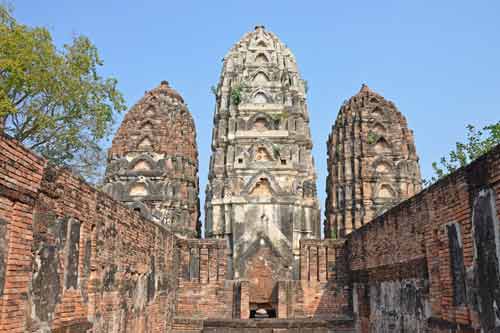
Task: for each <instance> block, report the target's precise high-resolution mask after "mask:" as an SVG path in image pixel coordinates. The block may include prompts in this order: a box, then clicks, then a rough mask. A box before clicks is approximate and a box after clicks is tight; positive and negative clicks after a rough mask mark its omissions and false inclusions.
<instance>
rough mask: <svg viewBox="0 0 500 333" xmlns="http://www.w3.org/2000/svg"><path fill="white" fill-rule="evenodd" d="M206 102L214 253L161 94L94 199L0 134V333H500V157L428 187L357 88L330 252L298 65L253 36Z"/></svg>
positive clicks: (119, 145)
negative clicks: (211, 106)
mask: <svg viewBox="0 0 500 333" xmlns="http://www.w3.org/2000/svg"><path fill="white" fill-rule="evenodd" d="M214 94H215V104H216V105H215V113H214V122H213V124H214V128H213V137H212V152H211V153H212V155H211V159H210V163H208V161H204V162H206V163H204V166H208V171H209V175H208V184H207V188H206V200H205V226H204V227H205V237H204V238H202V233H201V225H200V222H199V213H200V212H199V199H198V195H199V193H198V192H199V191H198V188H199V186H198V151H197V146H196V130H195V124H194V121H193V118H192V117H191V114H190V113H189V111H188V109H187V107H186V104H185V103H184V100H183V98H182V97H181V96H180V94H179V93H178V92H177V91H175V90H174V89H173V88H171V87H170V85H169V84H168V83H167V82H166V81H163V82H161V84H160V85H159V86H158V87H156V88H154V89H152V90H150V91H148V92H146V93H145V95H144V97H143V98H141V99H140V100H139V101H138V102H137V103H136V104H135V105H134V106H133V107H132V108H131V109H130V111H129V112H128V113H127V114H126V115H125V117H124V119H123V122H122V123H121V126H120V128H119V129H118V131H117V133H116V135H115V137H114V139H113V142H112V145H111V148H110V149H109V155H108V164H107V169H106V175H105V179H104V185H103V187H102V189H101V188H96V187H93V186H91V185H89V184H87V183H85V181H84V180H83V179H81V178H79V177H77V176H75V175H73V174H72V173H71V171H70V170H69V169H67V168H65V167H61V166H56V165H53V164H51V163H49V162H48V161H47V160H46V159H44V158H42V157H40V156H38V155H37V154H35V153H34V152H32V151H30V150H28V149H27V148H25V147H23V146H22V145H21V144H20V143H19V142H17V141H16V140H14V139H12V138H10V137H8V136H7V135H0V331H1V332H13V333H14V332H61V333H62V332H82V333H83V332H95V333H98V332H99V333H101V332H102V333H104V332H155V333H164V332H172V333H219V332H223V333H239V332H252V333H271V332H273V333H327V332H343V333H355V332H362V333H368V332H380V333H386V332H411V333H428V332H433V333H444V332H453V333H480V332H481V333H482V332H499V330H500V314H499V311H498V305H499V304H500V261H499V258H500V222H499V218H500V209H499V207H500V199H499V198H500V146H497V147H494V148H493V149H492V150H491V151H489V152H488V153H486V154H484V155H483V156H481V157H479V158H478V159H477V160H475V161H473V162H472V163H470V164H469V165H467V166H465V167H462V168H460V169H458V170H456V171H455V172H453V173H451V174H450V175H448V176H446V177H444V178H442V179H440V180H439V181H437V182H436V183H434V184H432V185H430V186H429V187H427V188H425V189H423V190H422V187H421V179H420V168H419V164H418V155H417V151H416V147H415V142H414V139H413V133H412V131H411V129H410V127H409V126H408V124H407V122H406V120H405V117H404V116H403V115H402V114H401V113H400V112H399V111H398V109H397V108H396V106H395V105H394V103H392V102H391V101H388V100H387V99H385V98H384V97H382V96H381V95H379V94H377V93H376V92H374V91H372V90H371V89H370V88H368V87H367V86H366V85H363V86H362V88H361V90H360V91H359V92H358V93H357V94H356V95H355V96H353V97H352V98H350V99H349V100H348V101H347V102H345V103H344V104H343V105H342V106H341V108H340V111H339V113H338V116H337V119H336V121H335V124H334V125H333V127H332V132H331V134H330V137H329V138H328V142H327V150H328V178H327V181H326V191H327V200H326V207H325V208H326V209H325V210H326V212H325V215H326V216H325V217H326V219H325V221H324V224H325V226H324V227H325V229H324V230H325V234H324V236H325V237H324V238H321V237H320V236H321V235H320V226H321V221H320V211H319V205H318V198H317V193H316V172H315V167H314V161H313V158H312V155H311V148H312V140H311V134H310V129H309V114H308V112H309V111H308V109H307V103H306V94H307V84H306V82H305V81H304V80H302V79H301V77H300V75H299V72H298V69H297V63H296V61H295V58H294V57H293V55H292V53H291V51H290V50H289V49H288V48H287V47H286V46H285V45H284V44H283V43H282V42H281V41H280V40H279V39H278V38H277V37H276V35H274V34H273V33H271V32H269V31H267V30H265V29H264V27H262V26H257V27H256V28H255V30H254V31H252V32H249V33H247V34H245V35H244V36H243V38H242V39H241V40H240V41H238V42H237V43H236V44H235V45H234V46H233V47H232V48H231V49H230V51H229V53H228V54H227V55H226V57H225V58H224V61H223V68H222V73H221V76H220V81H219V83H218V85H217V86H216V87H214ZM207 108H208V106H207ZM313 112H315V111H314V110H311V113H313ZM316 112H317V111H316Z"/></svg>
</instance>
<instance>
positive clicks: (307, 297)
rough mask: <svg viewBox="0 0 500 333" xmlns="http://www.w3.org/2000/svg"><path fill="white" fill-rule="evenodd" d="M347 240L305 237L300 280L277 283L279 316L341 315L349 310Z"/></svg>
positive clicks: (330, 316)
mask: <svg viewBox="0 0 500 333" xmlns="http://www.w3.org/2000/svg"><path fill="white" fill-rule="evenodd" d="M347 274H348V272H347V266H346V262H345V248H344V242H343V241H340V240H333V239H326V240H312V239H308V240H302V241H301V243H300V280H296V281H280V282H279V283H278V309H277V310H278V311H277V312H278V318H339V317H342V316H343V315H344V314H345V313H346V312H347V310H348V301H349V298H348V295H349V294H348V276H347Z"/></svg>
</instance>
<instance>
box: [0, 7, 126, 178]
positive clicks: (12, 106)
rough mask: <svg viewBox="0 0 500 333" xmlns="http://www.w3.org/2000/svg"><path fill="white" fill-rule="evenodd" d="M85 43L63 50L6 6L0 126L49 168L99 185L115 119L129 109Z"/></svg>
mask: <svg viewBox="0 0 500 333" xmlns="http://www.w3.org/2000/svg"><path fill="white" fill-rule="evenodd" d="M102 65H103V63H102V61H101V59H100V57H99V54H98V52H97V49H96V47H95V46H94V45H93V44H92V42H91V41H90V40H89V39H88V38H87V37H85V36H75V37H74V38H73V40H72V43H71V44H66V45H64V47H63V48H62V49H58V48H57V47H56V46H55V45H54V42H53V40H52V37H51V35H50V33H49V31H48V30H47V29H45V28H43V27H28V26H26V25H23V24H20V23H18V22H17V21H16V20H15V19H14V18H13V16H12V14H11V11H10V10H8V9H7V8H6V7H5V6H2V5H0V120H1V121H0V123H1V127H3V129H4V132H5V133H6V134H8V135H10V136H12V137H13V138H15V139H16V140H18V141H19V142H21V143H23V144H24V145H26V146H27V147H29V148H31V149H33V150H35V151H36V152H38V153H40V154H41V155H42V156H44V157H46V158H47V159H49V160H50V161H52V162H54V163H58V164H63V165H66V166H69V167H71V168H72V169H73V170H75V171H76V172H78V173H80V174H81V175H82V176H83V177H85V178H87V180H89V181H91V182H95V181H96V180H97V178H98V176H99V173H100V171H101V170H102V166H103V165H104V163H103V162H104V156H105V154H104V151H103V150H102V148H101V146H102V143H103V141H104V140H106V138H108V137H109V135H110V134H111V133H110V130H111V127H112V124H113V115H114V113H115V112H121V111H123V110H124V109H125V103H124V99H123V96H122V94H121V93H120V92H119V91H118V90H117V82H116V80H115V79H113V78H103V77H101V76H100V75H99V73H98V68H99V67H100V66H102Z"/></svg>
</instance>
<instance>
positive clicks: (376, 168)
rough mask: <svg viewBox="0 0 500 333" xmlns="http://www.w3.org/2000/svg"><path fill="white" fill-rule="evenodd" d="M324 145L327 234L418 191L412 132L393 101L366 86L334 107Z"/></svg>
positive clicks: (367, 218)
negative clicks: (326, 162)
mask: <svg viewBox="0 0 500 333" xmlns="http://www.w3.org/2000/svg"><path fill="white" fill-rule="evenodd" d="M327 149H328V177H327V182H326V188H327V199H326V206H325V207H326V223H325V237H327V238H336V237H342V236H345V235H346V234H349V233H350V232H351V231H352V230H354V229H357V228H359V227H361V226H362V225H364V224H366V223H368V222H370V221H371V220H372V219H373V218H375V217H376V216H378V215H380V214H381V213H383V212H384V211H386V210H387V209H388V208H390V207H392V206H393V205H395V204H396V203H398V202H400V201H402V200H404V199H407V198H409V197H411V196H413V195H414V194H416V193H417V192H419V191H420V190H421V178H420V166H419V164H418V156H417V152H416V148H415V143H414V139H413V132H412V131H411V130H410V129H409V128H408V125H407V122H406V119H405V117H404V116H403V115H402V114H401V113H400V112H399V111H398V109H397V108H396V106H395V105H394V103H392V102H391V101H388V100H386V99H385V98H384V97H382V96H380V95H379V94H377V93H375V92H373V91H372V90H371V89H370V88H368V86H366V85H363V86H362V87H361V90H360V91H359V93H357V94H356V95H355V96H353V97H352V98H351V99H349V100H348V101H347V102H345V103H344V105H342V107H341V108H340V111H339V114H338V116H337V120H336V121H335V124H334V126H333V128H332V132H331V134H330V136H329V138H328V142H327Z"/></svg>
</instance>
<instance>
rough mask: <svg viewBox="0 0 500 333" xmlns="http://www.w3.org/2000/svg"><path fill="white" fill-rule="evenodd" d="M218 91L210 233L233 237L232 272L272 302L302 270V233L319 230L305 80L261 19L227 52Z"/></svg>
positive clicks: (253, 298)
mask: <svg viewBox="0 0 500 333" xmlns="http://www.w3.org/2000/svg"><path fill="white" fill-rule="evenodd" d="M215 97H216V111H215V115H214V124H215V125H214V131H213V139H212V157H211V161H210V173H209V183H208V186H207V190H206V193H207V196H206V207H205V208H206V222H205V226H206V236H207V237H216V238H224V239H226V240H227V242H228V245H229V246H228V247H229V250H230V251H229V252H230V253H229V270H230V274H231V276H233V277H234V278H235V279H238V278H241V279H245V278H250V282H251V284H252V288H251V290H255V291H256V290H258V293H255V294H252V295H251V296H250V297H251V302H256V303H261V302H265V303H271V302H272V293H273V288H274V285H275V282H276V281H277V280H279V279H291V278H292V277H293V276H294V275H295V276H296V275H297V274H296V273H297V271H298V270H297V261H298V257H299V241H300V240H301V239H307V238H314V237H319V233H320V230H319V225H320V220H319V206H318V200H317V196H316V173H315V170H314V162H313V158H312V156H311V148H312V141H311V136H310V132H309V115H308V110H307V104H306V83H305V81H304V80H302V79H301V77H300V74H299V72H298V69H297V64H296V62H295V58H294V56H293V54H292V53H291V51H290V50H289V49H288V48H287V47H286V46H285V45H284V44H283V43H282V42H281V41H280V40H279V39H278V38H277V37H276V35H274V34H273V33H271V32H269V31H266V30H265V29H264V27H262V26H258V27H256V28H255V31H253V32H250V33H247V34H246V35H244V36H243V38H242V39H241V40H240V41H238V42H237V43H236V44H235V45H234V46H233V48H232V49H231V50H230V51H229V53H228V54H227V55H226V57H225V58H224V64H223V69H222V74H221V77H220V81H219V84H218V85H217V88H216V91H215ZM251 263H253V264H254V266H252V265H251ZM258 267H261V268H262V269H257V268H258ZM294 273H295V274H294Z"/></svg>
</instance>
